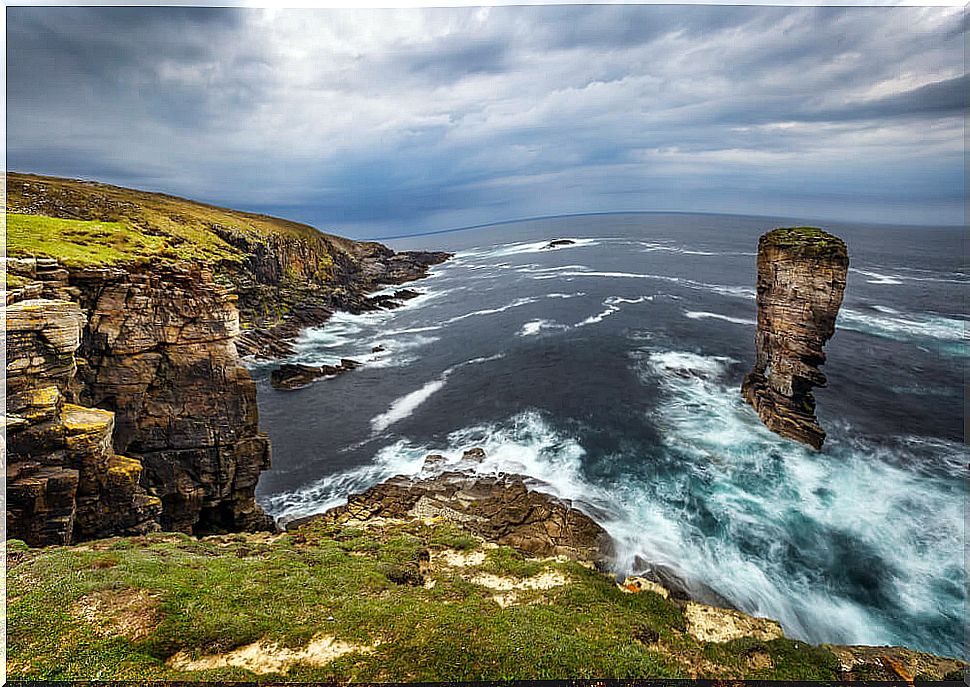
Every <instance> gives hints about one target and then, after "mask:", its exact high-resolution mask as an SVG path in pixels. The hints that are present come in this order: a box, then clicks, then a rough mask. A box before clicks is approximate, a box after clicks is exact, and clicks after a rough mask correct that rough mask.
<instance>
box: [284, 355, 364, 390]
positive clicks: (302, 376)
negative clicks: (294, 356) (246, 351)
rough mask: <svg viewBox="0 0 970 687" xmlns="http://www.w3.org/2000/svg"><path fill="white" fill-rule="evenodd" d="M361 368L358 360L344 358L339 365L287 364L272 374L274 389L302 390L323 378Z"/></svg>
mask: <svg viewBox="0 0 970 687" xmlns="http://www.w3.org/2000/svg"><path fill="white" fill-rule="evenodd" d="M358 367H360V363H359V362H357V361H356V360H350V359H349V358H344V359H342V360H341V361H340V364H339V365H299V364H294V363H285V364H283V365H280V366H279V368H277V369H275V370H273V372H272V373H271V374H270V378H269V381H270V384H272V385H273V388H274V389H302V388H303V387H305V386H307V385H308V384H312V383H313V382H314V381H316V380H317V379H320V378H321V377H335V376H336V375H340V374H343V373H344V372H350V371H351V370H355V369H357V368H358Z"/></svg>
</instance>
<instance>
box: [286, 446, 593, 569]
mask: <svg viewBox="0 0 970 687" xmlns="http://www.w3.org/2000/svg"><path fill="white" fill-rule="evenodd" d="M484 457H485V454H484V451H482V449H472V450H471V451H468V452H466V453H465V455H464V457H463V459H462V460H461V461H459V462H458V463H457V464H453V465H449V464H448V463H447V460H446V459H445V458H444V457H443V456H439V455H432V456H428V458H427V459H426V463H425V467H426V469H425V471H424V473H423V474H421V475H418V476H417V477H407V476H403V475H401V476H398V477H393V478H391V479H389V480H387V481H386V482H383V483H381V484H378V485H377V486H375V487H372V488H370V489H368V490H366V491H364V492H363V493H360V494H354V495H351V496H350V497H349V498H348V501H347V505H345V506H340V507H337V508H334V509H332V510H329V511H327V512H326V513H324V514H322V515H319V516H312V517H311V518H304V519H301V520H297V521H293V522H291V523H289V524H288V525H287V529H293V528H296V527H299V526H300V525H301V524H304V523H305V522H307V521H308V520H311V519H318V518H320V519H323V520H324V521H327V522H332V523H347V522H366V521H369V520H374V519H377V518H381V519H411V518H418V519H428V518H443V519H445V520H450V521H453V522H455V523H458V524H459V525H460V526H461V527H462V528H463V529H465V530H467V531H469V532H471V533H473V534H476V535H478V536H480V537H482V538H484V539H485V540H487V541H490V542H494V543H497V544H504V545H507V546H511V547H513V548H515V549H518V550H519V551H522V552H524V553H527V554H530V555H533V556H559V555H563V556H568V557H571V558H575V559H580V560H605V559H606V558H607V557H608V556H610V554H611V553H612V541H611V539H610V537H609V535H608V534H607V533H606V531H605V530H604V529H603V528H602V527H600V526H599V525H598V524H597V523H596V522H595V521H594V520H593V519H592V518H590V517H589V516H587V515H586V514H584V513H582V512H581V511H579V510H577V509H576V508H574V507H573V506H572V505H571V504H570V503H568V502H565V501H562V500H560V499H557V498H556V497H554V496H550V495H548V494H543V493H541V492H539V491H535V490H534V489H532V488H530V486H529V485H527V483H526V478H524V477H522V476H521V475H506V474H499V475H481V474H476V473H475V472H474V470H473V469H471V467H470V463H473V462H478V461H480V460H482V459H483V458H484Z"/></svg>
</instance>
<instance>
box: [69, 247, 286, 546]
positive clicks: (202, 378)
mask: <svg viewBox="0 0 970 687" xmlns="http://www.w3.org/2000/svg"><path fill="white" fill-rule="evenodd" d="M70 281H71V284H72V285H73V286H74V287H76V288H78V289H79V290H80V297H79V300H80V302H81V306H82V308H83V309H84V311H85V312H86V313H87V323H86V326H85V328H84V335H83V338H82V342H81V347H80V353H81V355H82V357H83V359H84V361H85V363H86V364H85V365H84V366H83V368H82V370H81V372H80V375H79V376H80V378H81V380H82V382H83V383H82V385H81V391H80V393H79V398H80V400H81V402H82V403H84V404H87V405H92V406H97V407H100V408H107V409H110V410H113V411H114V413H115V416H116V420H117V427H116V431H115V434H114V446H115V449H116V450H118V451H122V452H126V453H130V454H133V455H137V456H139V458H140V459H141V462H142V463H143V465H144V467H145V475H144V478H143V480H142V481H143V483H144V484H145V486H146V487H148V488H149V489H150V490H151V491H152V492H153V493H154V494H156V495H157V496H158V497H159V498H160V499H161V501H162V504H163V507H164V508H163V511H162V515H161V519H160V523H161V525H162V527H163V528H164V529H166V530H178V531H185V532H190V531H191V532H195V533H200V532H208V531H213V530H215V531H219V530H252V529H267V528H271V527H272V525H271V523H270V521H269V519H268V518H267V516H266V515H265V514H264V513H263V512H262V511H261V510H260V509H259V507H258V506H257V505H256V502H255V498H254V493H255V489H256V481H257V479H258V477H259V473H260V472H261V471H262V470H265V469H267V468H268V467H269V463H270V447H269V439H268V437H267V435H266V434H264V433H262V432H260V431H259V421H258V414H257V408H256V388H255V385H254V383H253V381H252V378H251V377H250V375H249V372H248V371H247V370H246V368H244V367H243V366H242V365H241V363H240V360H239V356H238V354H237V352H236V348H235V343H234V341H235V339H236V337H237V336H238V335H239V311H238V310H237V309H236V307H235V297H234V296H233V295H231V294H229V293H228V292H227V291H226V290H225V289H223V288H222V287H219V286H217V285H216V284H214V283H213V282H212V275H211V274H210V273H209V272H208V271H206V270H202V269H199V268H198V267H192V266H186V267H182V268H176V267H164V268H161V269H156V270H152V271H144V272H129V271H126V270H118V269H100V270H90V269H89V270H80V271H76V272H73V273H72V274H71V279H70Z"/></svg>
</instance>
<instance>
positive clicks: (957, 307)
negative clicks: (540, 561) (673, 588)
mask: <svg viewBox="0 0 970 687" xmlns="http://www.w3.org/2000/svg"><path fill="white" fill-rule="evenodd" d="M789 225H791V221H786V220H783V219H778V220H774V219H771V218H764V217H739V216H724V215H688V214H605V215H584V216H569V217H558V218H549V219H541V220H531V221H523V222H515V223H507V224H501V225H494V226H490V227H482V228H476V229H470V230H463V231H456V232H450V233H439V234H434V235H425V236H420V237H414V238H409V239H400V240H393V241H387V242H386V243H387V244H388V245H390V246H391V247H393V248H395V249H397V250H417V249H421V250H449V251H454V252H456V253H457V255H456V257H455V258H454V259H453V260H451V261H449V262H447V263H445V264H443V265H439V266H437V267H435V268H433V270H432V273H431V275H430V276H429V277H428V278H426V279H424V280H421V281H419V282H414V283H412V284H409V285H408V286H409V287H410V288H415V289H417V290H419V291H420V292H421V293H422V295H421V296H419V297H418V298H415V299H413V300H411V301H408V302H407V305H406V306H405V307H403V308H401V309H398V310H392V311H382V312H377V313H368V314H364V315H356V316H355V315H348V314H337V315H336V316H334V317H333V318H332V319H331V320H330V321H329V322H327V323H326V324H325V325H324V326H322V327H319V328H314V329H310V330H307V331H306V332H304V334H303V335H302V336H301V337H300V339H299V341H298V343H297V354H296V355H295V356H294V361H298V362H304V363H312V364H322V363H335V362H336V361H337V360H339V359H340V358H343V357H349V358H354V359H355V360H358V361H361V362H362V363H364V365H363V367H361V368H359V369H357V370H355V371H353V372H351V373H348V374H345V375H342V376H340V377H336V378H332V379H324V380H321V381H319V382H317V383H315V384H313V385H311V386H310V387H307V388H305V389H302V390H297V391H277V390H274V389H273V388H272V387H271V386H270V385H269V383H268V375H269V370H270V369H271V366H266V365H256V366H254V367H253V373H254V376H255V378H256V380H257V384H258V388H259V391H258V394H259V395H258V398H259V406H260V413H261V423H262V427H263V428H264V429H265V430H266V431H268V432H269V434H270V436H271V438H272V442H273V467H272V469H271V470H270V471H268V472H266V473H264V474H263V475H262V477H261V478H260V483H259V488H258V491H257V497H258V500H259V502H260V503H261V504H262V505H263V506H264V507H265V508H266V510H267V511H268V512H269V513H270V514H272V515H273V516H274V517H276V518H278V519H279V520H280V521H281V522H285V521H286V520H289V519H292V518H295V517H300V516H304V515H308V514H312V513H316V512H320V511H322V510H325V509H327V508H329V507H332V506H334V505H338V504H340V503H343V502H344V501H345V499H346V496H347V494H348V493H353V492H357V491H360V490H363V489H365V488H367V487H369V486H372V485H374V484H376V483H378V482H380V481H383V480H384V479H386V478H388V477H390V476H392V475H396V474H413V473H417V472H418V471H419V469H420V467H421V465H422V461H423V458H424V456H425V455H427V454H429V453H432V452H434V453H443V454H445V455H446V456H449V457H450V458H452V459H455V460H457V459H458V458H459V457H460V455H461V453H462V451H464V450H465V449H468V448H472V447H476V446H480V447H482V448H484V449H485V451H486V452H487V454H488V458H487V460H486V461H485V462H484V463H482V465H481V466H480V468H479V469H480V470H482V471H483V472H498V471H504V472H511V473H520V474H525V475H528V476H529V477H530V478H532V479H533V480H534V484H535V485H536V486H537V488H540V489H541V490H543V491H546V492H549V493H553V494H555V495H557V496H560V497H562V498H565V499H570V500H571V501H572V502H573V504H574V505H575V506H576V507H578V508H580V509H581V510H584V511H585V512H587V513H588V514H590V515H591V516H593V517H594V518H595V519H596V520H598V521H599V522H600V523H601V524H602V525H603V526H604V527H605V528H606V529H607V531H609V532H610V534H611V535H612V536H613V538H614V539H615V541H616V543H617V549H618V560H617V561H616V564H617V568H618V571H619V572H621V573H622V572H624V571H627V570H631V569H633V567H634V562H635V561H636V560H637V558H638V557H639V558H641V559H643V560H646V561H649V562H651V563H656V564H662V565H665V566H668V567H670V568H672V569H674V570H675V571H677V573H678V574H679V575H681V576H682V577H683V578H684V579H685V580H687V582H688V584H689V585H697V586H698V587H700V586H706V587H707V588H710V589H713V590H714V591H716V592H717V593H718V594H720V595H721V596H723V597H725V598H726V599H728V600H729V601H730V602H731V603H732V604H733V605H735V606H736V607H738V608H740V609H741V610H744V611H745V612H748V613H751V614H754V615H759V616H767V617H771V618H775V619H777V620H779V621H780V622H781V624H782V626H783V628H784V629H785V632H786V634H787V635H788V636H790V637H794V638H798V639H803V640H805V641H809V642H815V643H819V642H833V643H841V644H873V645H883V644H899V645H904V646H908V647H911V648H916V649H922V650H927V651H932V652H936V653H941V654H945V655H951V656H959V655H961V654H962V647H963V618H964V613H965V604H966V579H965V572H964V561H963V553H964V508H965V499H966V497H967V483H966V481H965V477H966V474H967V469H968V460H970V457H968V452H967V450H966V447H965V445H964V444H963V440H964V396H963V389H964V375H965V371H966V364H967V360H968V356H970V337H968V332H967V322H968V314H967V313H968V311H967V296H968V283H970V276H968V272H967V266H966V263H965V252H964V245H963V240H964V238H963V236H964V234H963V231H962V230H961V229H960V228H953V227H950V228H947V227H912V226H909V227H896V226H885V225H862V224H848V223H835V222H826V223H822V224H820V225H819V226H822V227H824V228H825V229H827V230H828V231H831V232H832V233H834V234H836V235H838V236H840V237H841V238H843V239H844V240H845V242H846V244H847V245H848V248H849V255H850V263H851V264H850V271H849V275H848V286H847V288H846V293H845V300H844V302H843V306H842V310H841V312H840V316H839V320H838V326H837V330H836V333H835V336H834V337H833V338H832V339H831V340H830V341H829V343H828V345H827V346H826V354H827V356H828V360H827V362H826V364H825V366H824V367H823V368H822V371H823V372H824V373H825V374H826V375H827V377H828V380H829V385H828V387H827V388H823V389H818V390H816V398H817V400H818V416H819V419H820V421H821V424H822V426H823V427H824V428H825V429H826V431H827V432H828V438H827V440H826V444H825V448H824V450H823V451H822V452H821V453H816V452H815V451H813V450H812V449H810V448H808V447H804V446H801V445H799V444H796V443H793V442H791V441H788V440H785V439H782V438H780V437H778V436H776V435H774V434H773V433H771V432H769V431H768V430H767V429H765V428H764V427H763V426H762V424H761V423H760V421H759V420H758V418H757V416H756V415H755V413H754V411H753V410H752V409H751V408H750V407H749V406H747V405H745V404H744V403H743V401H742V399H741V395H740V393H739V388H740V384H741V380H742V378H743V376H744V374H745V373H746V372H747V371H748V370H750V369H751V366H752V364H753V362H754V357H755V349H754V337H755V319H756V306H755V290H754V286H755V277H756V265H755V257H756V250H757V241H758V237H759V236H760V235H761V234H762V233H764V232H765V231H768V230H770V229H772V228H774V227H776V226H789ZM553 239H571V240H572V241H574V243H573V244H572V245H568V246H562V247H559V248H556V249H553V250H544V249H543V246H545V245H546V244H547V243H548V242H549V241H550V240H553ZM393 290H394V289H393V288H391V289H387V291H388V292H391V291H393ZM375 347H383V350H376V351H375Z"/></svg>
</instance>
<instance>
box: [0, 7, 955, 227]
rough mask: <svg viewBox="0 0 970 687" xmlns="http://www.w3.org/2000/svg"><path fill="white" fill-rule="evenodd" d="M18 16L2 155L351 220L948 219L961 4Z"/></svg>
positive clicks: (12, 13) (319, 221)
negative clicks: (767, 215)
mask: <svg viewBox="0 0 970 687" xmlns="http://www.w3.org/2000/svg"><path fill="white" fill-rule="evenodd" d="M7 30H8V36H7V38H8V67H7V77H8V153H7V155H8V164H9V165H10V168H11V169H21V170H25V171H36V172H41V173H51V174H62V175H68V176H86V177H89V178H100V179H103V180H105V181H109V182H112V183H119V184H127V185H134V186H141V187H146V188H152V189H157V190H162V191H166V192H171V193H177V194H180V195H185V196H188V197H193V198H199V199H203V200H207V201H210V202H216V203H222V204H226V205H231V206H235V207H246V208H250V209H254V210H260V211H278V212H283V213H284V214H286V215H287V216H290V217H294V218H296V219H302V220H304V221H309V222H311V223H313V224H316V225H318V226H321V227H328V228H332V229H336V230H338V231H343V232H345V233H348V234H351V235H358V236H359V235H381V234H396V233H403V232H407V231H417V230H432V229H440V228H446V227H448V226H454V225H453V224H450V223H461V224H478V223H484V222H488V221H501V220H506V219H511V218H515V217H523V216H529V215H549V214H560V213H563V212H583V211H591V212H592V211H597V212H601V211H608V210H611V209H616V210H651V209H663V210H686V211H689V210H693V209H697V210H704V211H718V210H723V211H726V212H752V213H757V212H758V211H759V209H763V208H772V210H771V212H778V211H779V209H781V210H784V209H785V208H787V209H788V210H789V212H788V213H787V214H799V215H802V216H808V217H812V216H816V215H817V213H820V212H826V213H829V215H830V216H837V215H838V214H839V213H843V215H845V217H846V218H849V219H851V218H856V219H872V220H879V219H901V220H905V221H912V222H938V223H945V222H957V221H960V219H961V218H962V215H961V214H960V213H962V200H963V171H962V170H963V164H962V150H963V148H962V146H963V138H962V123H963V122H962V115H963V111H964V110H965V108H966V100H965V99H966V92H967V85H968V84H967V76H966V74H965V73H964V68H963V44H962V43H963V41H962V38H963V37H964V36H965V32H966V18H965V13H963V12H962V11H961V10H959V9H951V10H948V9H941V8H908V7H907V8H903V7H899V8H783V7H732V6H689V5H688V6H634V5H612V6H546V7H543V6H531V7H497V8H496V7H493V8H453V9H447V8H442V9H434V10H431V9H429V10H419V9H405V10H360V11H349V10H348V11H343V10H287V11H277V12H273V13H270V12H266V11H262V10H256V9H239V8H236V9H205V8H188V7H182V8H148V7H142V8H97V9H96V8H55V7H14V8H9V9H8V17H7ZM873 169H878V170H880V173H879V174H878V175H875V177H874V175H873V174H872V172H871V170H873ZM874 178H878V180H879V183H878V184H875V183H873V179H874ZM832 180H835V181H832ZM846 194H854V197H853V199H852V202H848V201H847V200H846ZM888 196H892V197H893V198H894V199H895V201H896V202H895V203H894V205H893V209H892V211H891V212H889V211H887V210H886V198H887V197H888ZM900 207H902V208H904V209H903V210H902V211H900ZM766 211H767V210H766Z"/></svg>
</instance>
